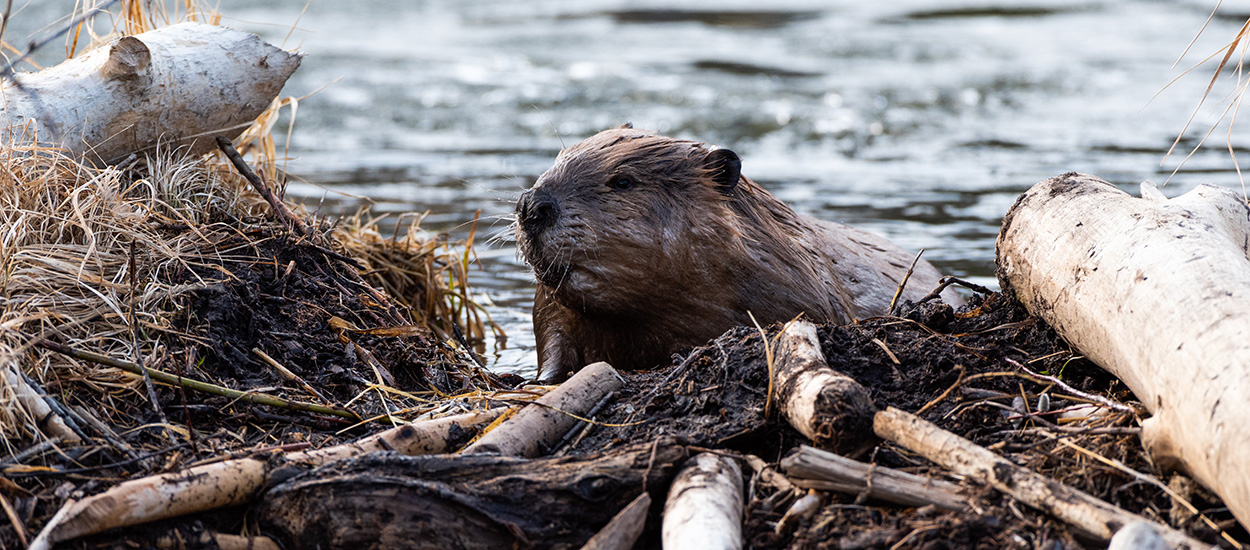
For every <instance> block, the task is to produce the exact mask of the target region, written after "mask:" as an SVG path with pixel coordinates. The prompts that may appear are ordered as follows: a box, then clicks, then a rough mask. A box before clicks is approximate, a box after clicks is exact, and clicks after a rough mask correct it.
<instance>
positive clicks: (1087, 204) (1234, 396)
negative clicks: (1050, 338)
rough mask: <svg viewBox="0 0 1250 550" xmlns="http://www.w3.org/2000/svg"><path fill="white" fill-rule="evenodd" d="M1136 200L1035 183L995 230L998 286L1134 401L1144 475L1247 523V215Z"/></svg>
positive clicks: (1229, 206) (1215, 194)
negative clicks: (1149, 470)
mask: <svg viewBox="0 0 1250 550" xmlns="http://www.w3.org/2000/svg"><path fill="white" fill-rule="evenodd" d="M1142 194H1143V198H1140V199H1139V198H1134V197H1132V196H1130V195H1128V194H1127V193H1124V192H1122V191H1119V190H1118V189H1116V188H1115V187H1113V186H1112V185H1111V184H1109V183H1107V182H1104V181H1102V180H1099V179H1097V178H1093V177H1090V176H1085V175H1081V174H1075V173H1072V174H1064V175H1062V176H1059V177H1056V178H1052V179H1050V180H1047V181H1044V182H1041V183H1039V184H1037V185H1035V186H1034V187H1033V188H1032V189H1030V190H1029V191H1028V192H1027V193H1025V194H1024V195H1023V196H1021V197H1020V199H1019V200H1017V201H1016V204H1015V205H1014V206H1012V208H1011V210H1010V211H1009V212H1008V213H1007V217H1006V219H1004V220H1003V228H1002V232H1001V233H999V236H998V252H997V254H998V258H997V262H998V276H999V279H1000V281H1001V282H1002V286H1003V289H1004V291H1007V292H1012V293H1014V294H1015V296H1016V298H1018V299H1019V300H1020V301H1021V302H1022V303H1024V305H1025V306H1026V307H1027V308H1028V309H1029V311H1031V312H1032V313H1033V314H1035V315H1037V316H1039V317H1041V318H1042V319H1044V320H1045V321H1046V322H1047V323H1049V324H1050V325H1051V326H1053V327H1054V328H1055V330H1057V331H1058V332H1059V334H1061V335H1062V336H1063V337H1064V338H1065V339H1067V340H1068V342H1070V343H1072V345H1074V346H1076V347H1077V348H1078V349H1080V351H1081V353H1083V354H1084V355H1085V356H1086V357H1088V358H1090V359H1091V360H1093V361H1094V362H1096V363H1098V364H1099V365H1101V366H1102V367H1103V368H1105V369H1107V370H1108V371H1110V372H1112V373H1113V374H1115V375H1116V376H1118V377H1120V378H1121V379H1122V380H1124V382H1125V384H1127V385H1128V386H1129V388H1131V389H1132V390H1133V392H1134V393H1135V394H1136V395H1137V397H1138V398H1139V399H1141V402H1142V404H1143V405H1145V407H1146V408H1147V409H1149V410H1150V412H1151V413H1152V414H1153V416H1152V417H1151V418H1149V419H1147V420H1145V421H1143V422H1142V436H1141V437H1142V443H1143V444H1144V445H1145V446H1146V448H1147V450H1148V451H1149V452H1150V454H1151V456H1152V457H1153V458H1154V460H1155V461H1156V463H1157V464H1159V465H1161V466H1165V467H1166V466H1177V467H1180V468H1182V469H1184V470H1185V471H1186V472H1188V473H1189V474H1190V475H1191V476H1193V477H1194V478H1195V479H1197V480H1198V481H1200V482H1201V483H1203V484H1204V485H1206V486H1207V487H1208V488H1210V489H1211V490H1212V491H1214V492H1215V493H1217V494H1219V495H1220V496H1221V497H1222V498H1223V499H1224V502H1225V503H1226V504H1227V505H1228V507H1229V508H1230V509H1231V510H1232V512H1233V514H1234V515H1235V516H1236V517H1237V519H1238V520H1239V521H1241V523H1242V525H1250V473H1247V468H1246V465H1247V459H1246V457H1247V456H1250V437H1246V434H1247V433H1250V401H1247V399H1246V397H1247V396H1250V338H1248V337H1247V334H1250V259H1248V258H1247V254H1248V253H1250V208H1247V206H1246V203H1245V201H1244V200H1243V199H1242V197H1241V196H1239V195H1237V194H1235V193H1233V192H1232V191H1230V190H1227V189H1223V188H1218V187H1211V186H1205V185H1204V186H1199V187H1198V188H1196V189H1194V190H1193V191H1190V192H1189V193H1186V194H1185V195H1182V196H1180V197H1177V198H1175V199H1171V200H1168V199H1166V198H1165V197H1164V196H1163V195H1162V194H1160V193H1159V192H1158V190H1156V189H1155V188H1154V186H1153V185H1150V184H1143V185H1142Z"/></svg>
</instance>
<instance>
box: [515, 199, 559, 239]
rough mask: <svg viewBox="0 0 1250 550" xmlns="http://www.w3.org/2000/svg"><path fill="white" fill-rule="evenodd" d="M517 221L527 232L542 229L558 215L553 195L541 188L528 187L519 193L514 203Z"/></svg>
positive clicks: (550, 223) (549, 224)
mask: <svg viewBox="0 0 1250 550" xmlns="http://www.w3.org/2000/svg"><path fill="white" fill-rule="evenodd" d="M516 213H517V221H519V222H521V229H523V230H524V231H525V232H527V233H535V232H538V231H542V230H543V229H546V228H548V227H551V225H552V224H554V223H555V222H556V219H558V218H559V217H560V205H559V204H557V203H556V199H555V197H552V196H551V194H550V193H548V192H546V191H545V190H542V189H537V190H535V189H530V190H529V191H526V192H524V193H522V194H521V198H520V199H519V200H518V201H517V203H516Z"/></svg>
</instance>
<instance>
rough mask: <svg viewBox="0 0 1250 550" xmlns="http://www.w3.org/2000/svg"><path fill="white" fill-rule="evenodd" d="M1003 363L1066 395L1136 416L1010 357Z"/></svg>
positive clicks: (1105, 399) (1099, 396) (1126, 409)
mask: <svg viewBox="0 0 1250 550" xmlns="http://www.w3.org/2000/svg"><path fill="white" fill-rule="evenodd" d="M1003 361H1006V362H1007V363H1008V364H1010V365H1011V366H1013V367H1016V368H1018V369H1020V370H1022V371H1024V372H1025V373H1027V374H1028V375H1029V376H1032V377H1035V378H1038V379H1040V380H1045V381H1046V382H1049V383H1051V384H1054V385H1056V386H1059V387H1061V388H1063V389H1064V391H1066V392H1068V393H1071V394H1072V395H1075V396H1077V397H1080V398H1082V399H1088V400H1090V401H1092V402H1094V403H1098V404H1099V405H1102V406H1104V407H1106V408H1108V409H1111V410H1114V411H1120V412H1126V413H1130V414H1136V413H1137V411H1135V410H1133V407H1130V406H1128V405H1125V404H1123V403H1116V402H1115V401H1112V400H1110V399H1107V398H1106V397H1103V396H1101V395H1094V394H1092V393H1085V392H1083V391H1081V390H1078V389H1076V388H1074V387H1072V386H1069V385H1067V384H1066V383H1064V382H1063V381H1062V380H1060V379H1058V378H1055V377H1053V376H1047V375H1045V374H1038V373H1036V372H1033V371H1031V370H1029V368H1028V367H1026V366H1024V365H1021V364H1020V362H1019V361H1016V360H1015V359H1012V358H1010V357H1007V358H1004V359H1003Z"/></svg>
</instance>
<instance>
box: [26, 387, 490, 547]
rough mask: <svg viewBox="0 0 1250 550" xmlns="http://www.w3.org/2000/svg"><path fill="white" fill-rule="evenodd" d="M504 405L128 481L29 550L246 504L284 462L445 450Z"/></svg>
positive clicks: (72, 514) (75, 511) (70, 506)
mask: <svg viewBox="0 0 1250 550" xmlns="http://www.w3.org/2000/svg"><path fill="white" fill-rule="evenodd" d="M503 410H504V409H492V410H489V411H480V412H472V413H467V414H463V415H457V416H449V417H446V418H440V419H437V420H431V421H428V422H425V423H414V424H406V425H403V426H399V427H397V428H392V429H390V430H386V431H384V432H381V433H378V434H375V435H372V436H369V437H366V438H364V439H362V440H360V441H356V442H352V443H345V444H342V445H337V446H334V447H327V448H325V449H318V450H313V451H303V452H297V453H291V454H289V455H287V456H285V457H282V458H279V459H276V460H267V459H266V458H240V459H234V460H225V461H222V462H217V463H213V464H206V465H204V466H196V467H194V468H188V469H187V470H184V471H180V472H173V473H169V474H161V475H155V476H149V477H145V478H140V479H134V480H130V481H126V482H124V483H121V484H119V485H117V486H115V487H113V488H111V489H109V490H107V491H105V492H103V493H100V494H97V495H93V496H90V497H87V498H85V499H82V500H79V501H76V502H69V503H66V505H65V506H64V507H63V508H62V510H61V511H60V512H58V513H57V515H56V517H55V518H54V519H53V520H52V521H49V522H48V524H47V525H46V526H44V528H43V531H42V532H40V533H39V536H38V537H36V539H35V542H34V543H32V544H31V546H30V548H31V549H32V550H42V549H46V548H50V547H51V545H52V544H55V543H57V542H60V541H65V540H70V539H73V538H77V537H81V536H84V535H90V534H94V533H99V532H102V531H105V530H108V529H113V528H115V527H127V526H131V525H138V524H141V523H147V522H150V521H156V520H161V519H168V518H174V517H179V516H183V515H186V514H191V513H195V512H203V511H207V510H214V509H217V508H224V507H226V506H235V505H239V504H243V503H246V502H248V501H250V500H252V499H253V498H254V497H255V496H256V495H257V494H258V493H259V492H260V490H261V489H262V488H264V487H265V485H266V484H267V483H270V482H271V481H272V476H273V475H274V474H275V473H276V472H279V471H283V470H286V469H287V468H289V467H301V468H303V467H311V466H316V465H320V464H325V463H327V462H330V461H333V460H338V459H341V458H344V457H348V456H353V455H357V454H363V453H368V452H371V451H380V450H395V451H399V452H401V453H405V452H406V453H412V454H417V453H423V452H434V453H438V452H447V451H450V450H452V446H453V445H456V444H457V442H458V443H461V444H463V443H464V442H466V440H467V439H469V438H470V437H472V435H473V434H474V433H475V428H477V427H480V426H484V425H485V424H487V423H489V422H490V421H492V420H494V419H495V418H496V417H498V416H499V415H500V414H501V413H502V412H503ZM284 475H289V472H284Z"/></svg>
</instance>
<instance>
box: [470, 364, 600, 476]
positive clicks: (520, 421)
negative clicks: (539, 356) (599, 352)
mask: <svg viewBox="0 0 1250 550" xmlns="http://www.w3.org/2000/svg"><path fill="white" fill-rule="evenodd" d="M622 384H624V381H623V380H622V379H621V376H620V375H619V374H617V373H616V370H615V369H613V368H612V367H611V366H610V365H608V364H607V363H602V362H600V363H595V364H592V365H587V366H586V367H585V368H583V369H582V370H580V371H577V374H575V375H573V377H572V378H569V379H568V380H566V381H565V382H564V383H563V384H560V387H558V388H556V389H554V390H551V391H550V392H548V393H547V395H544V396H542V397H540V398H538V399H537V400H536V401H534V402H533V403H531V404H530V405H527V406H526V407H525V408H524V409H521V411H520V412H518V413H517V414H516V416H514V417H512V418H509V419H508V420H506V421H504V423H503V424H502V425H500V426H499V427H497V428H495V429H493V430H491V431H489V432H487V433H486V435H484V436H482V438H481V439H479V440H477V442H475V443H474V444H472V445H470V446H469V447H468V448H466V449H465V450H464V454H479V453H487V454H499V455H503V456H525V457H536V456H542V455H546V454H548V452H549V451H550V450H551V448H552V447H553V446H555V445H556V444H557V443H558V442H559V441H560V439H561V438H562V437H564V435H565V434H567V433H568V432H569V430H571V429H573V427H574V426H576V425H577V422H578V418H577V416H580V415H584V414H586V413H587V411H589V410H590V409H591V408H592V407H594V406H595V404H596V403H598V402H599V400H600V399H603V397H604V396H606V395H607V394H609V393H611V392H614V391H616V390H619V389H620V388H621V385H622Z"/></svg>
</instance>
